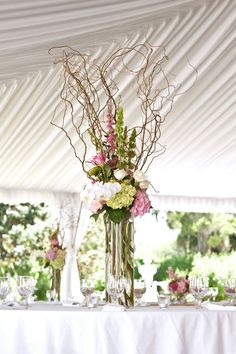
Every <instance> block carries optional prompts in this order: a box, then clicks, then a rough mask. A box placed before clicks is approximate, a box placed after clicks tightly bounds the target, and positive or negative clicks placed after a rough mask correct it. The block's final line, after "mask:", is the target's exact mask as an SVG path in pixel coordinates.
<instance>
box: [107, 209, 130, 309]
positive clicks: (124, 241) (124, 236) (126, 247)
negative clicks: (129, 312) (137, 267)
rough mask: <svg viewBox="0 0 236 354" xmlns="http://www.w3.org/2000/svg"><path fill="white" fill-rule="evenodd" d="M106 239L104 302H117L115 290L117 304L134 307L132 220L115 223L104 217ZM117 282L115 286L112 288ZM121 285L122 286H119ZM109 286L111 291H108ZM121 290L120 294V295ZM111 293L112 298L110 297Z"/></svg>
mask: <svg viewBox="0 0 236 354" xmlns="http://www.w3.org/2000/svg"><path fill="white" fill-rule="evenodd" d="M104 224H105V237H106V274H105V277H106V279H105V282H106V300H107V302H110V303H112V302H114V301H115V302H117V299H115V297H114V296H115V295H114V291H115V289H117V296H118V300H119V303H120V304H121V305H125V306H133V305H134V266H133V257H134V245H133V240H134V226H133V220H130V219H124V220H122V221H121V222H119V223H115V222H113V221H111V220H110V219H109V217H108V216H107V215H104ZM115 282H117V285H116V286H113V285H114V283H115ZM121 283H123V285H122V286H121ZM109 284H112V289H113V290H111V289H110V290H109V288H108V287H109ZM120 289H122V294H120ZM111 292H113V296H111Z"/></svg>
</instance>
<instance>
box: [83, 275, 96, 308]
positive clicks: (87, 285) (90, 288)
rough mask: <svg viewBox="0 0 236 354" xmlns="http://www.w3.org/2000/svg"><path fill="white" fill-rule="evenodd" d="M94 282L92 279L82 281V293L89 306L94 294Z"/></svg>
mask: <svg viewBox="0 0 236 354" xmlns="http://www.w3.org/2000/svg"><path fill="white" fill-rule="evenodd" d="M94 291H95V288H94V282H93V280H91V279H82V281H81V293H82V294H83V295H84V297H85V302H86V305H87V306H88V304H89V300H90V297H91V296H92V294H93V293H94Z"/></svg>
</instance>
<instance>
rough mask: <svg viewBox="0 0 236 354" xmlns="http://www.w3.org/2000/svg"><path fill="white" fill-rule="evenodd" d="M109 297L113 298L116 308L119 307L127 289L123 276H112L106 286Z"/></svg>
mask: <svg viewBox="0 0 236 354" xmlns="http://www.w3.org/2000/svg"><path fill="white" fill-rule="evenodd" d="M106 289H107V292H108V295H110V296H111V298H112V302H113V303H114V305H116V306H120V305H119V299H120V298H121V297H122V295H123V292H124V289H125V279H124V277H123V275H110V276H109V277H108V282H107V286H106Z"/></svg>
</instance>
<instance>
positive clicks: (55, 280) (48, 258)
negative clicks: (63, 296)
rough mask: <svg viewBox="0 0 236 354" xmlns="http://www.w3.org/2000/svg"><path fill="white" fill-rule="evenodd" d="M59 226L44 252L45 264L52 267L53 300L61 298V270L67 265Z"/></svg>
mask: <svg viewBox="0 0 236 354" xmlns="http://www.w3.org/2000/svg"><path fill="white" fill-rule="evenodd" d="M58 235H59V226H58V227H57V228H56V230H54V231H53V233H52V234H51V237H50V247H49V249H48V250H47V251H46V252H45V253H44V257H43V259H44V266H45V267H50V268H51V273H52V283H51V294H50V299H51V300H60V284H61V271H62V269H63V267H64V265H65V259H66V248H65V247H63V245H62V242H60V241H59V238H58Z"/></svg>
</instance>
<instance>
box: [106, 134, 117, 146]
mask: <svg viewBox="0 0 236 354" xmlns="http://www.w3.org/2000/svg"><path fill="white" fill-rule="evenodd" d="M106 140H107V143H108V145H109V146H110V150H113V151H114V150H115V148H116V134H115V133H114V132H113V130H112V131H111V132H109V134H108V135H107V138H106Z"/></svg>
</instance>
